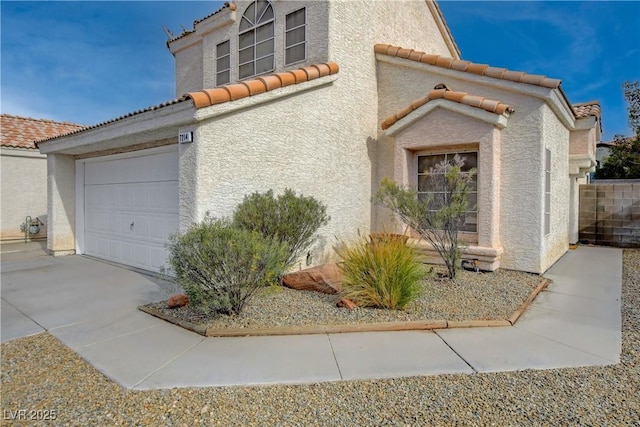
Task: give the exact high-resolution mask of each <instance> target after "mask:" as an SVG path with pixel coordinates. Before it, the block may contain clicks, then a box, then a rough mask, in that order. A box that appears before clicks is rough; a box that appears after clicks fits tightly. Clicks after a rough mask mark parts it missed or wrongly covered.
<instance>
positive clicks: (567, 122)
mask: <svg viewBox="0 0 640 427" xmlns="http://www.w3.org/2000/svg"><path fill="white" fill-rule="evenodd" d="M167 46H168V48H169V50H170V52H171V53H172V54H173V55H174V56H175V62H176V70H175V74H176V96H177V98H176V99H174V100H172V101H169V102H166V103H164V104H161V105H157V106H153V107H150V108H147V109H145V110H141V111H136V112H132V113H129V114H126V115H124V116H122V117H118V118H116V119H113V120H110V121H108V122H105V123H100V124H97V125H95V126H90V127H87V128H84V129H82V130H80V131H74V132H70V133H69V134H67V135H64V136H60V137H56V138H50V139H46V140H43V141H40V142H39V147H40V151H41V152H42V153H43V154H47V155H48V169H49V229H48V247H49V250H50V251H51V252H52V253H53V254H70V253H84V254H89V255H93V256H96V257H100V258H104V259H108V260H112V261H116V262H120V263H124V264H128V265H131V266H135V267H140V268H144V269H148V270H158V269H159V268H160V266H161V265H162V264H163V262H164V259H165V256H166V252H165V249H164V243H165V241H166V239H167V236H168V235H169V234H170V233H172V232H175V231H177V230H185V229H186V228H187V227H188V226H189V225H190V224H192V223H193V222H195V221H199V220H201V219H202V218H203V217H204V215H205V213H206V212H207V211H210V212H211V213H212V214H213V215H215V216H225V215H229V214H231V213H232V211H233V209H234V207H235V206H236V205H237V204H238V203H239V202H241V201H242V199H243V197H244V196H245V195H246V194H249V193H251V192H254V191H261V192H262V191H266V190H269V189H273V190H274V191H275V192H276V193H278V192H281V191H282V190H283V189H284V188H287V187H289V188H292V189H294V190H295V191H296V192H299V193H303V194H305V195H311V196H314V197H315V198H317V199H319V200H320V201H322V202H323V203H325V204H326V205H327V206H328V213H329V214H330V215H331V221H330V223H329V224H328V225H327V226H325V227H323V228H322V229H321V230H320V238H319V240H318V242H317V243H316V245H315V247H314V248H313V250H312V251H311V253H310V257H308V259H310V260H311V264H320V263H323V262H326V261H328V260H331V259H332V257H333V256H334V253H333V250H332V246H333V245H335V243H336V237H338V238H348V237H350V236H353V235H355V234H356V233H357V232H358V231H360V232H361V233H365V234H366V233H367V232H375V231H380V230H383V229H384V230H386V231H388V230H389V227H393V226H394V225H393V224H392V218H390V216H389V213H388V212H386V211H385V210H384V209H382V208H380V207H378V206H375V205H373V204H372V202H371V198H372V195H373V194H375V192H376V190H377V188H378V185H379V183H380V181H381V180H382V179H383V178H384V177H392V178H393V179H394V180H396V181H397V182H400V183H403V184H407V185H413V186H416V187H418V190H419V191H421V192H428V191H429V188H428V185H425V184H423V181H424V180H422V179H421V176H423V175H424V172H426V170H427V169H426V168H427V166H428V165H431V164H433V163H434V162H435V161H437V160H440V159H444V158H448V157H450V156H453V155H454V154H455V153H460V154H461V155H463V157H465V158H466V161H467V164H469V165H474V166H476V167H477V170H478V175H477V189H476V192H475V193H474V195H473V197H474V201H476V200H477V207H476V208H475V209H473V211H470V212H469V213H468V215H467V219H468V223H467V226H466V227H465V231H464V232H463V234H464V236H463V238H464V239H465V240H466V241H467V242H468V243H469V246H468V247H467V248H466V250H465V252H466V254H465V256H467V257H473V258H477V259H478V260H479V262H480V266H481V268H483V269H486V270H495V269H497V268H508V269H516V270H523V271H530V272H535V273H542V272H544V271H545V270H547V269H548V268H549V267H550V266H551V265H552V264H553V263H554V262H555V261H556V260H558V258H559V257H560V256H562V254H564V253H565V251H567V249H568V246H569V244H570V243H575V242H577V240H578V185H579V184H580V183H581V182H584V180H585V177H586V174H587V173H588V172H589V171H591V170H592V168H593V167H594V165H595V146H596V142H597V141H598V140H599V139H600V132H601V128H600V126H601V125H600V108H599V106H598V104H597V103H596V102H592V103H586V104H576V105H572V104H571V103H570V102H569V100H568V99H567V97H566V95H565V93H564V92H563V90H562V87H561V81H560V80H558V79H553V78H547V77H545V76H540V75H532V74H527V73H524V72H520V71H510V70H506V69H503V68H495V67H491V66H488V65H483V64H476V63H471V62H468V61H464V60H462V59H461V58H460V52H459V50H458V47H457V46H456V43H455V42H454V39H453V37H452V35H451V32H450V30H449V28H448V27H447V25H446V23H445V21H444V18H443V16H442V14H441V11H440V9H439V8H438V5H437V4H436V3H435V2H434V1H430V0H426V1H425V0H407V1H403V2H383V1H376V2H365V1H351V0H349V1H346V0H337V1H333V0H332V1H238V2H236V3H227V4H225V6H224V7H222V8H221V9H220V10H218V11H216V12H214V13H212V14H211V15H209V16H207V17H205V18H202V19H200V20H197V21H195V22H194V25H193V28H192V29H191V30H188V31H184V32H183V33H182V34H181V35H179V36H177V37H174V38H173V39H171V40H169V41H168V42H167ZM396 226H397V225H396ZM421 245H422V249H423V250H424V251H425V253H427V254H429V253H430V252H432V251H431V250H430V248H429V247H428V245H426V244H425V243H421ZM304 266H305V263H304V262H301V265H300V267H304Z"/></svg>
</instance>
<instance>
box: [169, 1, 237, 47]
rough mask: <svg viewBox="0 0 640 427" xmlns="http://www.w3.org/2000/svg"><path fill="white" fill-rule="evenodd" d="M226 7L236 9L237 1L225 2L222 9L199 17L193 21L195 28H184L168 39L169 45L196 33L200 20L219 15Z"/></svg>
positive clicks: (231, 9)
mask: <svg viewBox="0 0 640 427" xmlns="http://www.w3.org/2000/svg"><path fill="white" fill-rule="evenodd" d="M226 9H229V10H230V11H234V10H236V5H235V3H232V2H225V3H224V5H223V6H222V7H221V8H220V9H218V10H216V11H215V12H213V13H210V14H209V15H207V16H205V17H204V18H201V19H197V20H195V21H193V29H191V30H187V29H183V30H182V33H181V34H179V35H177V36H175V37H171V38H170V39H169V40H167V45H169V44H170V43H173V42H174V41H176V40H178V39H181V38H183V37H185V36H188V35H189V34H192V33H194V32H195V31H196V25H197V24H199V23H200V22H202V21H204V20H206V19H208V18H211V17H212V16H213V15H217V14H218V13H220V12H222V11H224V10H226Z"/></svg>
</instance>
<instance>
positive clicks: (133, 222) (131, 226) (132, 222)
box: [131, 222, 134, 230]
mask: <svg viewBox="0 0 640 427" xmlns="http://www.w3.org/2000/svg"><path fill="white" fill-rule="evenodd" d="M133 224H134V222H132V223H131V229H132V230H133Z"/></svg>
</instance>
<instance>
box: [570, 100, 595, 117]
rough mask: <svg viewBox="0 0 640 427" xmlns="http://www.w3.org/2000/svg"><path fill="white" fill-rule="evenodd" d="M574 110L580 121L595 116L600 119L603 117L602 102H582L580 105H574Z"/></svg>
mask: <svg viewBox="0 0 640 427" xmlns="http://www.w3.org/2000/svg"><path fill="white" fill-rule="evenodd" d="M571 108H573V112H574V113H575V115H576V117H577V118H579V119H584V118H585V117H589V116H594V117H597V118H598V119H599V118H600V117H601V112H602V110H601V109H600V102H598V101H589V102H581V103H579V104H573V105H572V106H571Z"/></svg>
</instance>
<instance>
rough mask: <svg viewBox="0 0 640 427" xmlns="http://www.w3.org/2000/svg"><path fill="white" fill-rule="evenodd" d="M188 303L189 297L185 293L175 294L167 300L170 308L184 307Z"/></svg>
mask: <svg viewBox="0 0 640 427" xmlns="http://www.w3.org/2000/svg"><path fill="white" fill-rule="evenodd" d="M187 304H189V297H188V296H186V295H185V294H180V295H173V296H172V297H171V298H169V300H168V301H167V307H169V308H180V307H184V306H185V305H187Z"/></svg>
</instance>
